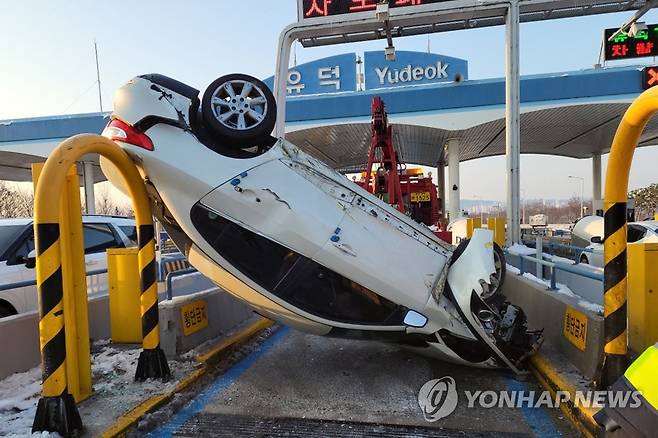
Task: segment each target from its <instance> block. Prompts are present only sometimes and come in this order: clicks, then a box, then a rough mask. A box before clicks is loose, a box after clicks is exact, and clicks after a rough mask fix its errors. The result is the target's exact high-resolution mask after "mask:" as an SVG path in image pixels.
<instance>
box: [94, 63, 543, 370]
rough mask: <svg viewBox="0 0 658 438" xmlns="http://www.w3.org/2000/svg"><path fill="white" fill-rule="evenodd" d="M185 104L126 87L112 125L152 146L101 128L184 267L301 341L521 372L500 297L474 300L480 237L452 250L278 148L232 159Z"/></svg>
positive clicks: (521, 346)
mask: <svg viewBox="0 0 658 438" xmlns="http://www.w3.org/2000/svg"><path fill="white" fill-rule="evenodd" d="M163 78H164V79H163ZM197 94H198V91H196V90H194V89H192V88H191V87H188V86H186V85H184V84H181V83H179V82H177V81H174V80H172V79H170V78H166V77H164V76H160V75H146V76H143V77H137V78H134V79H133V80H131V81H130V82H128V83H127V84H126V85H124V86H123V87H121V88H120V89H119V90H118V92H117V95H116V98H115V106H114V113H113V115H112V118H113V120H116V121H119V122H120V123H123V125H122V126H130V127H131V128H130V129H133V128H135V127H136V129H138V130H139V133H140V134H142V135H145V136H147V137H148V138H149V139H150V141H151V142H152V146H153V147H152V150H148V149H147V148H144V147H140V146H138V145H135V144H132V143H130V142H129V141H128V140H129V138H127V137H126V138H122V137H119V138H118V137H117V135H114V134H116V133H113V132H112V128H111V126H112V123H110V126H108V128H107V129H106V131H105V132H104V135H106V136H108V137H110V138H112V139H113V140H115V141H116V142H117V143H118V144H119V145H120V146H121V147H122V148H124V149H125V150H126V151H127V152H128V153H129V154H130V156H131V157H132V158H133V160H134V162H135V163H136V165H137V166H138V168H139V170H140V172H141V173H142V175H143V177H144V179H145V181H146V182H147V190H148V191H149V196H150V197H151V201H152V205H153V211H154V214H155V215H156V217H157V218H158V219H159V220H160V222H161V223H162V224H163V226H164V227H165V229H166V230H167V231H168V233H169V235H170V236H171V238H172V239H173V240H174V241H175V242H176V244H177V246H178V247H179V249H180V250H181V251H182V252H183V253H184V254H185V255H186V256H187V258H188V260H189V262H190V263H191V264H192V265H193V266H194V267H195V268H196V269H198V270H199V271H200V272H201V273H203V274H204V275H206V276H207V277H208V278H210V279H211V280H212V281H213V282H215V283H216V284H217V285H218V286H220V287H221V288H222V289H224V290H226V291H227V292H228V293H230V294H232V295H234V296H235V297H237V298H238V299H240V300H243V301H245V302H247V303H248V304H249V305H250V306H252V307H253V308H254V310H255V311H256V312H257V313H259V314H261V315H263V316H265V317H268V318H271V319H273V320H275V321H277V322H280V323H282V324H285V325H289V326H292V327H294V328H296V329H299V330H302V331H305V332H308V333H313V334H317V335H325V336H338V337H346V338H355V339H369V340H381V341H386V342H395V343H399V344H401V345H405V346H406V347H408V348H412V349H414V350H416V351H419V352H423V353H425V354H430V355H433V356H436V357H438V358H441V359H443V360H449V361H452V362H457V363H462V364H467V365H472V366H480V367H507V368H509V369H511V370H513V371H515V372H521V370H522V367H523V362H524V360H525V359H526V358H527V356H528V355H530V354H531V353H532V352H533V351H534V350H535V349H536V348H537V347H538V345H539V343H540V342H541V339H540V338H541V336H540V334H538V333H536V332H528V331H527V330H526V321H525V315H524V314H523V311H522V310H521V309H520V308H518V307H517V306H514V305H511V304H509V303H506V302H505V301H504V297H501V296H498V299H497V300H493V301H485V300H483V299H482V298H481V295H482V294H483V291H484V290H485V288H487V287H488V285H489V283H490V277H491V275H492V274H493V273H494V272H495V269H494V265H493V242H492V239H493V236H492V233H491V232H490V231H488V230H485V229H480V230H477V231H476V232H475V233H474V235H473V237H472V238H471V239H470V240H468V241H464V242H462V244H460V245H459V246H458V247H457V248H455V247H453V246H452V245H449V244H447V243H444V242H442V241H441V240H439V239H438V238H436V237H435V235H434V234H433V233H432V232H431V231H430V230H429V229H428V228H427V227H425V226H424V225H420V224H418V223H416V222H414V221H413V220H412V219H410V218H409V217H407V216H405V215H403V214H401V213H400V212H399V211H397V210H396V209H394V208H392V207H391V206H389V205H387V204H386V203H384V202H383V201H382V200H380V199H378V198H376V197H375V196H373V195H372V194H370V193H368V192H367V191H365V190H363V189H362V188H361V187H359V186H357V185H356V184H354V183H353V182H351V181H350V180H348V179H347V178H346V177H345V176H344V175H341V174H339V173H337V172H336V171H334V170H333V169H331V168H330V167H328V166H327V165H325V164H324V163H323V162H321V161H320V160H318V159H317V158H314V157H312V156H310V155H309V154H307V153H305V152H304V151H302V150H300V149H299V148H298V147H296V146H295V145H293V144H291V143H289V142H287V141H286V140H284V139H272V140H271V141H270V144H268V145H266V147H259V148H255V149H254V151H252V153H250V154H243V153H240V154H238V153H232V152H231V150H230V149H227V148H223V147H222V145H221V144H218V143H221V141H212V139H211V140H208V135H207V133H206V134H205V135H203V134H200V133H199V130H200V129H202V128H201V127H200V126H199V125H200V124H202V122H200V121H199V119H198V117H199V115H198V112H199V110H198V108H199V104H198V100H199V99H198V97H197ZM101 164H102V167H103V170H104V171H105V173H106V174H107V176H108V178H109V179H110V180H111V181H112V182H113V183H115V185H118V186H120V185H121V182H120V181H119V180H118V178H116V177H115V175H116V172H115V171H114V170H113V169H112V166H111V164H110V163H108V162H106V161H104V160H102V162H101Z"/></svg>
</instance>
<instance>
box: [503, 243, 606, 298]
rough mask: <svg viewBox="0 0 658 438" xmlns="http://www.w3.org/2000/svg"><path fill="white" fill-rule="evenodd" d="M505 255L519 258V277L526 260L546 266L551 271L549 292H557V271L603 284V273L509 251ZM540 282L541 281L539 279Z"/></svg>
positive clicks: (523, 269)
mask: <svg viewBox="0 0 658 438" xmlns="http://www.w3.org/2000/svg"><path fill="white" fill-rule="evenodd" d="M505 253H506V254H511V255H513V256H516V257H518V258H519V275H523V274H525V273H526V270H525V266H524V263H523V261H524V260H528V261H530V262H532V263H535V264H537V263H539V264H540V265H543V266H547V267H549V268H550V270H551V275H550V286H549V287H548V289H549V290H557V281H556V273H557V271H565V272H570V273H572V274H575V275H580V276H581V277H585V278H591V279H592V280H597V281H600V282H603V273H600V272H592V271H589V270H586V269H582V268H579V267H576V266H574V265H568V264H566V263H559V262H549V261H547V260H540V259H538V258H537V257H532V256H529V255H525V254H517V253H510V252H509V251H505ZM540 280H543V279H541V278H540Z"/></svg>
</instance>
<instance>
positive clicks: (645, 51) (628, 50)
mask: <svg viewBox="0 0 658 438" xmlns="http://www.w3.org/2000/svg"><path fill="white" fill-rule="evenodd" d="M647 27H648V29H647V30H642V31H639V32H638V33H637V35H635V36H630V35H629V34H628V32H620V33H619V34H618V35H617V36H615V37H614V38H613V39H612V40H610V37H611V36H612V35H614V33H615V32H616V31H617V30H619V29H606V30H605V32H604V34H603V38H604V41H603V42H604V44H605V60H606V61H614V60H616V59H630V58H643V57H645V56H658V24H650V25H648V26H647Z"/></svg>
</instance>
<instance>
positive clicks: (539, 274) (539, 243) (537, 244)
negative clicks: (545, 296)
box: [535, 234, 544, 280]
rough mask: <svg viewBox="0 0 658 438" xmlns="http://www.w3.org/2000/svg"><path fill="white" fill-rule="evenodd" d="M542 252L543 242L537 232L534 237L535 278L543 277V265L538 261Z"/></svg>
mask: <svg viewBox="0 0 658 438" xmlns="http://www.w3.org/2000/svg"><path fill="white" fill-rule="evenodd" d="M543 252H544V243H543V242H542V238H541V234H537V236H536V237H535V255H536V257H537V270H536V274H537V278H539V279H540V280H541V279H542V278H544V272H543V271H544V266H543V265H542V264H541V263H539V261H540V260H543V259H544V257H543Z"/></svg>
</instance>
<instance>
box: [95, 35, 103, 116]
mask: <svg viewBox="0 0 658 438" xmlns="http://www.w3.org/2000/svg"><path fill="white" fill-rule="evenodd" d="M94 55H95V57H96V83H97V84H98V106H99V108H100V111H101V112H103V96H102V95H101V70H100V68H99V67H98V46H97V45H96V40H94Z"/></svg>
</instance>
